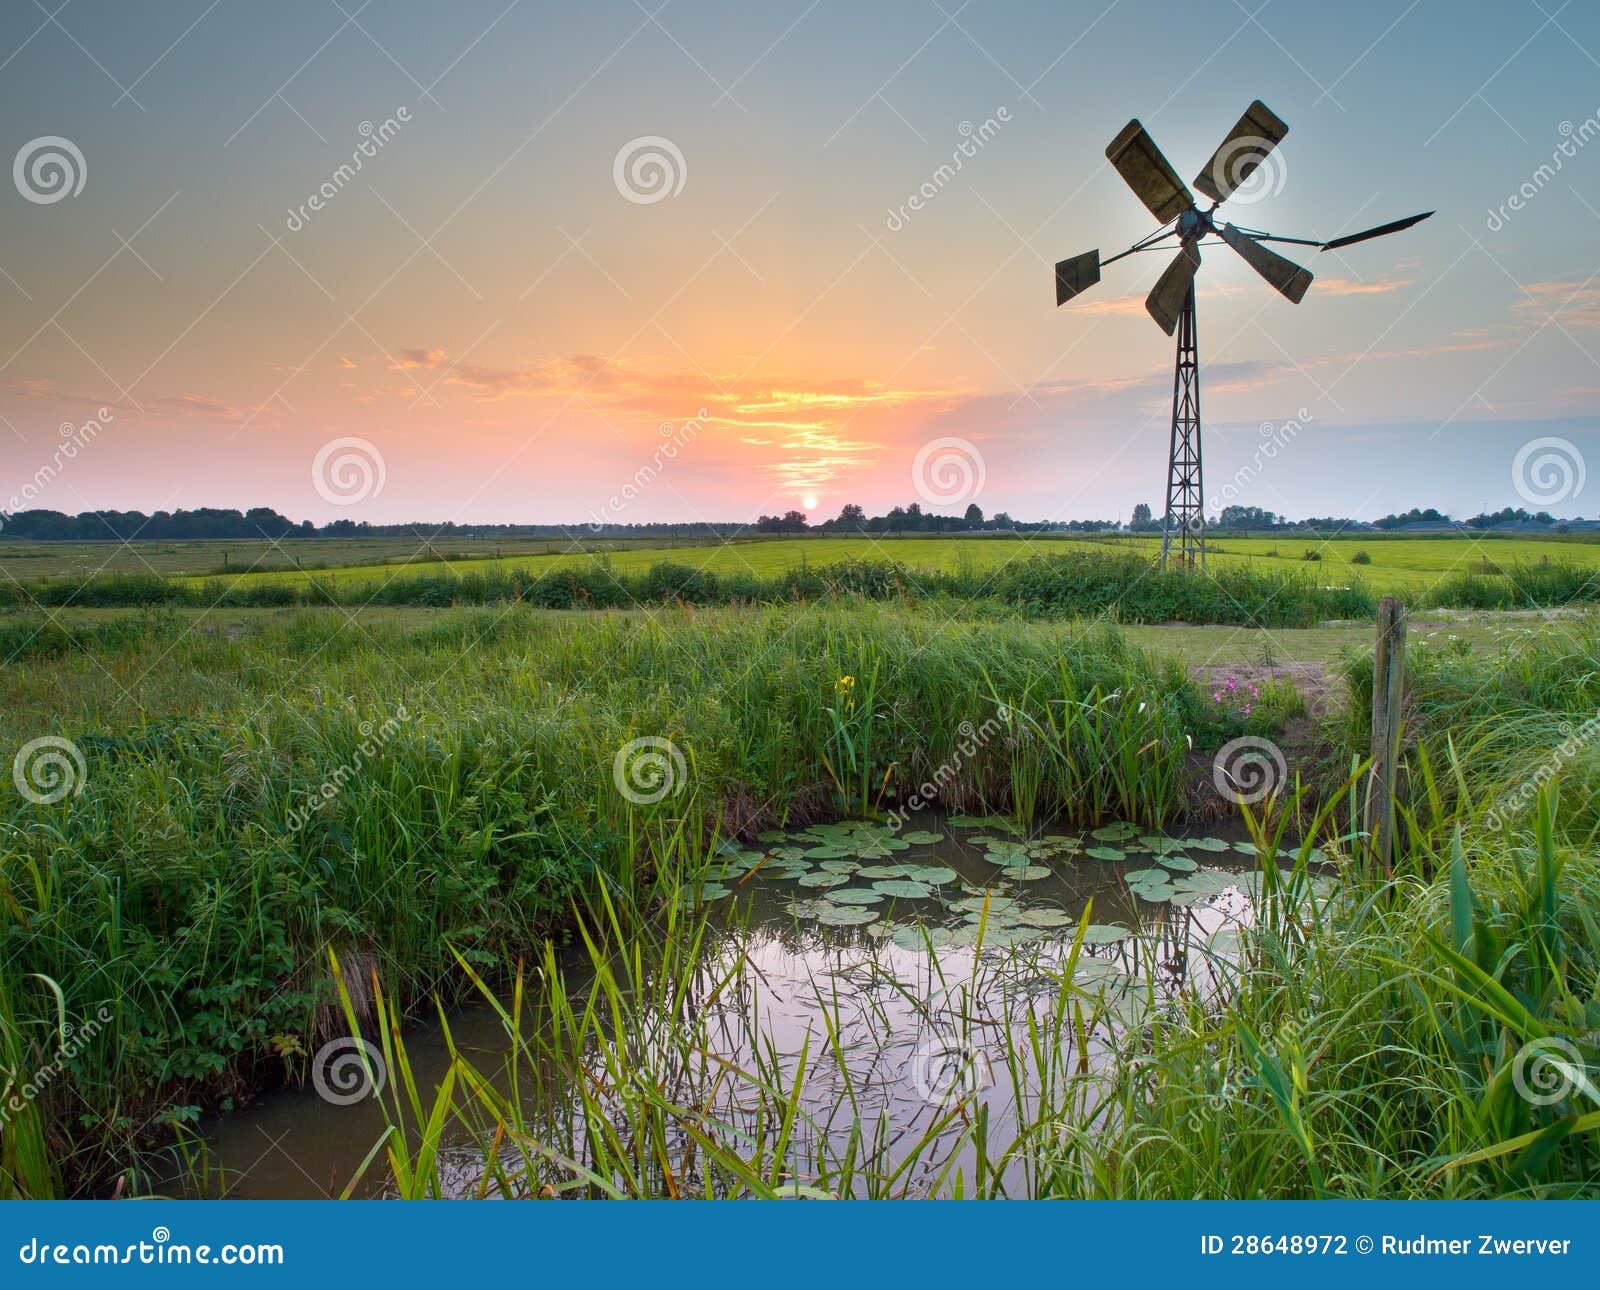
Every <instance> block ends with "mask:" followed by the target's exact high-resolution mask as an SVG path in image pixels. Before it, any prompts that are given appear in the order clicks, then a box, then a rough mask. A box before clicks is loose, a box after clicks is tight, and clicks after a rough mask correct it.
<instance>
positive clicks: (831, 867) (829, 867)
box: [817, 860, 861, 873]
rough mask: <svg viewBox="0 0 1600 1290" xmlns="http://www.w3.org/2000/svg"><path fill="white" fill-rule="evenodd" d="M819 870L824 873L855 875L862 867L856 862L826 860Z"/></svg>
mask: <svg viewBox="0 0 1600 1290" xmlns="http://www.w3.org/2000/svg"><path fill="white" fill-rule="evenodd" d="M817 868H818V869H821V870H822V871H823V872H824V873H854V872H855V871H856V870H857V869H859V868H861V866H860V865H858V864H857V863H856V862H855V861H854V860H824V861H822V863H821V864H819V865H818V866H817Z"/></svg>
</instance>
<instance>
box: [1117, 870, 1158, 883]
mask: <svg viewBox="0 0 1600 1290" xmlns="http://www.w3.org/2000/svg"><path fill="white" fill-rule="evenodd" d="M1122 878H1123V881H1124V882H1126V883H1127V884H1128V886H1130V887H1137V886H1139V885H1140V884H1141V883H1149V882H1154V883H1164V882H1166V881H1167V871H1166V870H1165V869H1155V868H1151V869H1129V870H1127V871H1126V872H1124V873H1123V875H1122Z"/></svg>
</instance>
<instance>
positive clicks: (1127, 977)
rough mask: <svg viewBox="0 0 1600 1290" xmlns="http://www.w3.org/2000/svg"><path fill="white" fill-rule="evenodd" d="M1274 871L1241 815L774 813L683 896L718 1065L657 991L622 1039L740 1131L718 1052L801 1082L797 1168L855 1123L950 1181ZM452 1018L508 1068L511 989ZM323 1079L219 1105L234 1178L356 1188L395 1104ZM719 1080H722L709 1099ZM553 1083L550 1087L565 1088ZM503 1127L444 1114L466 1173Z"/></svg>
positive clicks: (1206, 969)
mask: <svg viewBox="0 0 1600 1290" xmlns="http://www.w3.org/2000/svg"><path fill="white" fill-rule="evenodd" d="M1259 877H1260V874H1259V871H1258V868H1257V863H1256V856H1255V848H1254V846H1253V845H1252V844H1251V843H1250V842H1249V841H1248V839H1247V838H1246V836H1245V835H1244V833H1243V830H1242V828H1240V827H1238V826H1235V825H1231V824H1230V825H1229V826H1227V827H1225V828H1223V829H1221V830H1218V831H1213V832H1210V833H1207V834H1204V835H1198V834H1195V835H1187V836H1185V835H1179V834H1174V835H1167V834H1162V833H1152V832H1150V831H1147V830H1144V829H1141V828H1138V827H1135V826H1134V825H1131V824H1111V825H1106V826H1103V827H1100V828H1095V829H1091V830H1077V829H1066V828H1062V829H1059V830H1055V829H1051V828H1047V827H1046V828H1041V827H1039V826H1035V827H1034V828H1033V829H1031V830H1027V831H1024V830H1022V829H1019V828H1018V827H1016V826H1014V825H1013V824H1012V823H1011V822H1010V821H1008V820H1005V819H1003V818H999V817H969V816H947V817H941V816H937V815H932V814H929V815H926V816H922V817H918V818H914V819H911V820H908V821H907V822H906V823H905V825H904V827H901V828H899V829H892V828H890V827H889V826H887V825H884V824H881V823H878V824H866V823H860V822H855V823H851V822H845V823H838V824H825V825H818V826H813V827H811V828H809V829H804V830H798V831H795V832H790V833H769V834H763V835H762V836H761V838H760V839H759V841H757V842H754V843H752V844H751V845H749V846H748V847H747V846H740V845H731V844H730V845H727V846H725V847H724V848H723V851H722V852H721V854H720V857H719V861H718V863H717V865H716V866H715V871H714V872H713V873H712V874H711V875H710V876H709V877H708V878H707V879H706V880H705V881H704V882H703V883H697V884H696V885H695V886H694V887H693V888H690V889H686V890H684V891H683V892H682V893H681V895H680V901H681V903H682V904H683V905H684V906H685V907H697V906H700V905H702V904H705V905H709V906H710V908H711V910H712V914H711V917H710V920H709V923H708V925H707V929H706V933H705V939H704V942H703V944H702V946H701V947H700V950H699V966H697V967H696V968H695V969H694V970H693V972H692V974H691V975H692V976H694V977H695V978H696V979H695V980H692V981H690V982H688V983H687V986H686V988H685V989H684V990H683V991H681V992H679V993H678V994H676V995H674V996H673V1002H672V1003H671V1005H670V1007H667V1006H665V1005H664V1006H663V1008H662V1009H660V1010H661V1011H672V1012H678V1011H680V1010H687V1011H692V1012H694V1013H695V1014H696V1015H695V1022H696V1025H697V1027H698V1029H697V1038H696V1039H695V1041H694V1043H693V1044H692V1045H687V1046H686V1047H685V1049H684V1051H687V1050H688V1049H689V1048H692V1049H693V1051H694V1054H695V1062H696V1063H697V1064H698V1063H700V1062H701V1060H702V1059H703V1063H704V1064H703V1068H701V1069H697V1070H696V1071H693V1072H690V1071H687V1070H684V1069H681V1068H682V1066H683V1065H684V1064H685V1063H684V1061H683V1055H682V1052H678V1053H676V1054H674V1053H673V1052H672V1051H671V1050H672V1048H673V1045H672V1043H671V1042H670V1040H668V1039H664V1038H663V1036H664V1035H668V1034H670V1033H674V1032H672V1026H671V1023H673V1022H674V1021H676V1020H678V1019H677V1018H672V1017H661V1016H656V1015H655V1014H654V1013H653V1012H650V1011H648V1010H647V1011H646V1012H645V1013H644V1014H641V1016H636V1017H635V1018H634V1019H633V1020H632V1021H630V1022H628V1023H625V1024H627V1025H628V1027H629V1029H630V1031H634V1030H637V1031H638V1032H639V1033H630V1034H629V1035H628V1036H627V1039H626V1041H625V1043H626V1044H628V1045H632V1046H633V1048H634V1055H635V1058H636V1060H639V1061H640V1062H641V1063H642V1065H643V1066H645V1067H651V1068H652V1069H651V1074H650V1076H649V1078H650V1079H651V1080H652V1081H653V1082H654V1083H656V1084H660V1085H663V1086H665V1085H673V1092H674V1094H679V1093H681V1094H683V1097H682V1098H681V1099H680V1102H681V1104H684V1105H691V1106H710V1108H711V1111H710V1115H709V1118H710V1120H711V1121H712V1122H714V1123H715V1124H716V1125H717V1126H718V1127H719V1130H723V1131H726V1132H728V1133H730V1134H735V1135H737V1134H739V1133H743V1132H747V1131H751V1130H750V1128H749V1124H747V1123H745V1121H746V1119H750V1120H751V1122H752V1123H753V1122H754V1119H753V1118H759V1117H760V1115H761V1114H762V1111H763V1108H762V1107H761V1106H759V1105H758V1103H760V1102H761V1101H762V1100H763V1099H762V1098H761V1097H759V1096H752V1093H751V1087H750V1085H748V1084H745V1083H741V1081H740V1080H739V1079H731V1080H730V1079H723V1078H721V1077H722V1076H724V1075H726V1074H727V1073H728V1072H730V1071H731V1072H736V1073H737V1072H749V1071H752V1070H758V1069H759V1070H760V1071H762V1072H764V1075H765V1077H766V1078H767V1080H768V1082H769V1084H772V1085H778V1086H781V1087H783V1088H789V1087H791V1086H793V1087H797V1088H798V1102H799V1106H800V1109H801V1114H800V1116H799V1117H798V1118H797V1121H796V1123H795V1126H794V1130H793V1137H792V1143H791V1144H790V1146H789V1148H788V1149H789V1150H790V1151H791V1152H792V1154H793V1155H794V1158H795V1160H796V1162H797V1163H796V1167H795V1170H794V1173H795V1176H796V1178H797V1179H798V1178H802V1177H803V1176H804V1174H805V1162H808V1161H812V1162H814V1161H816V1160H820V1159H823V1158H829V1159H833V1158H837V1157H838V1156H840V1155H841V1154H842V1153H845V1152H847V1151H848V1150H849V1144H850V1141H851V1135H852V1133H855V1132H859V1133H860V1134H862V1135H863V1138H864V1141H865V1142H866V1144H867V1146H868V1147H870V1149H871V1150H872V1151H873V1152H874V1153H877V1158H878V1159H880V1160H882V1161H885V1162H891V1163H894V1162H909V1163H908V1164H907V1167H906V1169H905V1172H904V1175H903V1177H902V1178H901V1179H900V1180H899V1182H898V1184H897V1185H901V1186H904V1187H905V1188H906V1189H907V1190H908V1191H909V1192H910V1193H911V1194H922V1192H924V1191H927V1190H934V1191H940V1190H948V1189H949V1188H950V1186H951V1185H952V1180H953V1179H955V1178H956V1177H958V1176H960V1175H962V1174H964V1173H966V1172H969V1171H970V1169H971V1167H972V1165H973V1163H974V1153H975V1151H976V1150H977V1148H975V1146H974V1134H973V1133H972V1131H971V1128H972V1113H973V1112H974V1111H975V1110H976V1109H977V1108H978V1107H982V1108H984V1109H985V1110H986V1122H985V1125H984V1132H983V1135H982V1137H983V1138H984V1145H983V1148H982V1149H983V1150H985V1151H991V1152H1000V1151H1002V1150H1003V1148H1004V1147H1005V1146H1006V1145H1007V1144H1008V1143H1009V1142H1011V1141H1012V1140H1013V1139H1014V1138H1015V1137H1016V1135H1017V1132H1018V1126H1019V1125H1020V1124H1025V1123H1030V1122H1031V1120H1030V1115H1029V1112H1030V1110H1031V1109H1032V1107H1031V1105H1030V1103H1031V1102H1032V1100H1033V1099H1036V1098H1037V1097H1038V1096H1039V1093H1040V1089H1041V1087H1042V1086H1043V1085H1044V1084H1045V1083H1046V1082H1048V1081H1050V1080H1058V1079H1060V1078H1061V1077H1062V1075H1063V1073H1064V1072H1069V1071H1070V1072H1078V1073H1082V1072H1085V1071H1091V1070H1094V1069H1096V1068H1098V1067H1101V1066H1103V1065H1104V1063H1105V1062H1107V1061H1108V1060H1109V1056H1108V1054H1109V1053H1110V1051H1111V1046H1112V1043H1113V1041H1114V1040H1115V1039H1116V1038H1117V1037H1118V1036H1119V1035H1126V1034H1128V1033H1129V1032H1130V1030H1133V1029H1136V1028H1137V1027H1138V1025H1139V1023H1140V1022H1141V1020H1142V1019H1143V1018H1145V1017H1146V1016H1147V1015H1148V1014H1149V1011H1150V1010H1151V1009H1152V1008H1160V1007H1162V1006H1164V1005H1168V1004H1170V1003H1172V1002H1173V1001H1174V1000H1176V999H1178V998H1179V997H1180V996H1181V995H1183V994H1185V993H1190V992H1192V993H1194V994H1196V995H1198V996H1199V997H1202V998H1204V997H1206V996H1207V995H1208V994H1209V993H1210V992H1211V991H1213V990H1214V989H1215V987H1216V983H1217V978H1218V974H1219V973H1226V972H1227V971H1228V970H1229V967H1230V965H1231V964H1232V963H1234V962H1235V961H1236V959H1237V951H1238V932H1239V929H1240V928H1241V927H1242V926H1244V925H1246V924H1248V922H1249V920H1250V917H1251V912H1252V908H1253V905H1252V897H1253V895H1254V893H1255V892H1256V890H1257V884H1258V880H1259ZM1319 881H1322V882H1325V881H1326V880H1319ZM1086 911H1087V917H1088V919H1089V920H1090V921H1089V922H1088V925H1087V927H1086V929H1085V931H1084V934H1083V937H1082V943H1081V947H1080V949H1079V950H1078V952H1077V954H1076V955H1073V954H1072V948H1073V943H1074V938H1075V936H1076V935H1077V933H1078V929H1079V925H1080V922H1081V921H1082V920H1083V919H1084V918H1085V915H1086ZM569 958H570V970H569V971H568V972H566V973H564V984H565V988H566V990H567V991H568V993H569V994H570V995H572V996H574V997H576V998H579V999H582V998H583V997H585V996H586V994H587V992H588V991H590V990H591V989H593V988H594V983H595V981H596V974H595V970H594V969H593V967H592V966H591V965H589V964H588V963H587V961H580V960H579V959H578V958H577V957H576V956H569ZM1069 968H1070V971H1071V976H1070V978H1069V977H1068V975H1067V973H1068V970H1069ZM1073 986H1075V987H1078V988H1079V989H1081V990H1082V991H1083V992H1084V997H1092V998H1093V1000H1094V1006H1093V1007H1091V1008H1089V1009H1086V1010H1084V1009H1080V1012H1079V1014H1078V1015H1080V1016H1082V1015H1087V1016H1088V1021H1087V1023H1086V1024H1084V1025H1082V1026H1081V1027H1072V1026H1069V1027H1063V1026H1062V1025H1061V1024H1060V1018H1061V1017H1062V1016H1064V1015H1067V1014H1066V1013H1064V1012H1063V1011H1062V1008H1061V1004H1062V1001H1063V999H1064V997H1065V995H1066V994H1070V993H1072V991H1071V989H1070V987H1073ZM664 997H665V996H664ZM580 1006H581V1005H580ZM647 1009H648V1005H647ZM1052 1017H1054V1018H1055V1019H1056V1020H1055V1025H1054V1028H1051V1027H1050V1025H1049V1024H1048V1023H1049V1019H1050V1018H1052ZM1042 1025H1043V1026H1044V1029H1043V1030H1041V1026H1042ZM449 1030H450V1036H451V1037H452V1038H453V1040H454V1043H455V1045H456V1048H457V1050H458V1052H462V1053H467V1054H470V1055H471V1056H472V1058H473V1060H474V1065H475V1067H476V1068H477V1069H479V1070H482V1071H484V1072H485V1073H486V1074H489V1075H490V1076H491V1078H495V1077H498V1080H499V1082H500V1084H501V1085H502V1086H503V1085H504V1084H505V1083H506V1082H507V1077H506V1075H505V1065H506V1063H505V1053H506V1052H507V1049H508V1040H507V1031H506V1027H505V1025H504V1023H503V1021H502V1018H501V1016H500V1014H499V1013H498V1012H497V1011H496V1010H495V1009H493V1008H491V1007H489V1006H482V1007H473V1008H467V1009H463V1010H461V1011H460V1012H458V1013H456V1014H455V1015H453V1016H452V1017H451V1018H450V1020H449ZM1041 1035H1042V1039H1041ZM346 1042H348V1043H353V1041H346ZM407 1053H408V1056H409V1060H410V1062H411V1065H412V1067H413V1070H414V1072H415V1075H416V1078H417V1083H418V1084H419V1085H420V1087H421V1088H422V1090H423V1093H424V1096H425V1097H426V1096H428V1095H431V1093H432V1091H433V1089H434V1087H435V1086H436V1085H437V1083H438V1082H439V1081H440V1080H441V1079H442V1078H443V1076H444V1073H445V1071H446V1069H447V1068H448V1067H449V1065H450V1061H451V1057H450V1052H449V1046H448V1044H447V1042H446V1036H445V1034H444V1031H443V1029H442V1028H441V1027H440V1026H438V1025H435V1026H432V1027H417V1028H416V1029H415V1030H413V1031H410V1032H408V1036H407ZM802 1054H804V1056H805V1063H804V1068H803V1071H802V1060H801V1059H802ZM596 1062H597V1063H598V1058H597V1059H596ZM654 1066H660V1067H661V1069H659V1070H655V1069H653V1067H654ZM708 1072H711V1073H713V1074H711V1075H708ZM352 1073H353V1072H352V1071H350V1070H347V1071H346V1075H347V1076H348V1075H350V1074H352ZM613 1073H614V1072H613ZM674 1081H677V1084H674ZM595 1082H596V1083H598V1082H599V1076H598V1075H596V1076H595ZM319 1083H320V1085H321V1091H320V1092H319V1091H317V1090H316V1089H314V1088H312V1087H311V1086H310V1085H309V1083H308V1086H307V1087H306V1088H305V1089H304V1090H303V1091H285V1092H281V1093H276V1094H272V1095H269V1096H266V1097H264V1098H262V1099H261V1100H260V1101H259V1102H257V1103H256V1104H254V1105H252V1106H251V1107H249V1108H247V1109H245V1110H243V1111H240V1112H238V1113H236V1114H234V1115H231V1116H228V1117H226V1118H224V1119H222V1120H220V1121H219V1122H217V1123H215V1124H213V1125H211V1126H210V1127H209V1131H208V1133H207V1138H208V1142H209V1146H210V1150H211V1157H212V1158H211V1163H212V1165H213V1167H214V1169H216V1170H219V1171H220V1176H221V1177H222V1178H223V1179H224V1180H225V1182H224V1184H223V1189H224V1190H225V1194H227V1195H229V1196H238V1197H257V1198H265V1197H320V1196H325V1195H330V1194H331V1195H337V1194H339V1193H340V1191H341V1190H343V1189H344V1188H345V1186H346V1185H347V1183H348V1182H349V1181H350V1179H351V1178H352V1177H353V1176H355V1174H356V1173H357V1171H358V1168H359V1167H360V1165H361V1163H362V1161H363V1160H364V1159H365V1158H366V1157H367V1156H368V1154H369V1153H370V1152H371V1150H372V1147H373V1144H374V1143H375V1142H376V1141H377V1140H378V1138H379V1137H380V1135H381V1134H382V1132H383V1130H384V1123H385V1121H384V1117H383V1115H382V1111H381V1108H380V1107H379V1105H378V1103H377V1102H376V1101H375V1100H374V1099H372V1098H371V1097H370V1096H367V1097H360V1098H356V1099H354V1100H352V1099H351V1097H350V1096H348V1095H346V1094H344V1093H342V1092H341V1091H340V1088H339V1086H338V1081H337V1080H336V1079H332V1078H324V1079H322V1080H320V1081H319ZM690 1084H694V1085H695V1088H694V1090H693V1093H692V1096H691V1091H690V1090H689V1089H688V1087H687V1086H688V1085H690ZM678 1085H683V1086H684V1087H678ZM708 1087H709V1088H714V1090H715V1091H714V1092H713V1093H712V1094H709V1095H708V1096H710V1097H712V1099H713V1100H712V1102H710V1103H706V1102H702V1101H699V1100H696V1099H698V1098H699V1097H700V1095H701V1094H702V1093H703V1092H704V1091H705V1089H706V1088H708ZM541 1089H542V1092H541V1093H540V1094H539V1096H540V1097H542V1098H543V1099H544V1100H545V1101H546V1102H547V1103H549V1102H552V1101H554V1102H556V1103H560V1102H563V1101H564V1100H566V1099H565V1097H564V1095H562V1094H557V1095H556V1096H555V1097H554V1098H553V1099H552V1097H551V1093H550V1090H549V1088H548V1085H547V1084H546V1085H541ZM358 1091H360V1090H358ZM388 1093H391V1094H392V1090H389V1091H388ZM770 1109H771V1108H770V1107H768V1108H766V1110H768V1111H770ZM545 1113H546V1116H547V1124H548V1127H549V1130H550V1132H551V1134H552V1137H554V1138H556V1139H558V1140H561V1141H562V1143H563V1145H562V1149H563V1150H564V1151H581V1141H582V1138H583V1135H584V1129H583V1127H582V1125H581V1124H580V1125H579V1126H578V1127H576V1128H574V1125H573V1120H574V1118H575V1117H574V1116H573V1114H572V1108H571V1106H570V1104H569V1105H548V1106H547V1107H546V1108H545ZM618 1113H619V1115H625V1114H626V1108H625V1107H623V1106H622V1105H621V1104H620V1102H619V1112H618ZM482 1141H483V1138H482V1136H481V1135H475V1134H474V1133H472V1132H470V1131H469V1130H468V1128H467V1127H466V1126H460V1128H459V1132H455V1131H452V1130H447V1132H446V1136H445V1142H444V1146H443V1149H442V1166H441V1169H440V1175H441V1178H442V1179H443V1180H444V1184H445V1190H446V1191H447V1192H450V1193H453V1194H459V1195H472V1194H475V1193H476V1192H477V1191H478V1190H479V1188H480V1187H481V1186H482V1184H483V1177H484V1152H483V1147H482V1145H481V1143H482ZM1041 1154H1047V1151H1046V1149H1045V1148H1044V1147H1043V1146H1041V1147H1040V1148H1038V1149H1037V1150H1035V1149H1033V1148H1031V1147H1030V1149H1029V1150H1027V1151H1019V1152H1018V1153H1017V1155H1016V1158H1015V1159H1013V1160H1011V1161H1009V1162H1008V1163H1007V1164H1006V1166H1005V1169H1006V1173H1007V1177H1008V1179H1010V1178H1011V1177H1012V1176H1014V1179H1015V1185H1016V1188H1017V1191H1018V1193H1019V1194H1026V1193H1027V1192H1028V1190H1029V1181H1030V1179H1029V1175H1030V1173H1031V1172H1033V1171H1037V1170H1040V1169H1043V1168H1047V1167H1049V1165H1050V1164H1051V1162H1050V1161H1048V1160H1044V1159H1041V1158H1040V1156H1041ZM383 1171H384V1167H383V1163H382V1161H381V1159H380V1160H379V1161H378V1162H377V1163H376V1164H375V1166H374V1167H373V1168H372V1169H371V1170H369V1171H368V1174H367V1175H366V1176H365V1177H363V1178H362V1180H361V1183H360V1184H359V1185H358V1186H357V1188H356V1194H359V1195H372V1196H381V1195H384V1194H386V1183H385V1178H384V1173H383ZM919 1189H920V1190H919ZM211 1190H212V1191H213V1193H214V1191H215V1190H216V1188H215V1187H214V1186H213V1188H212V1189H211Z"/></svg>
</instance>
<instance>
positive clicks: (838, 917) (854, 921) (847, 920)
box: [816, 905, 878, 927]
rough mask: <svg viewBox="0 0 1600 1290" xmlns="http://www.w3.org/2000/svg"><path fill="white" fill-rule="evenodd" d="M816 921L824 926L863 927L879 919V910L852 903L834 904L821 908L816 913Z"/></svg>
mask: <svg viewBox="0 0 1600 1290" xmlns="http://www.w3.org/2000/svg"><path fill="white" fill-rule="evenodd" d="M816 921H817V922H819V923H821V924H822V925H823V926H824V927H863V926H865V925H866V924H867V923H875V922H877V921H878V911H877V910H876V909H862V908H860V907H859V906H852V905H832V906H830V907H829V908H827V909H823V910H820V911H819V912H818V913H817V914H816Z"/></svg>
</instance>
